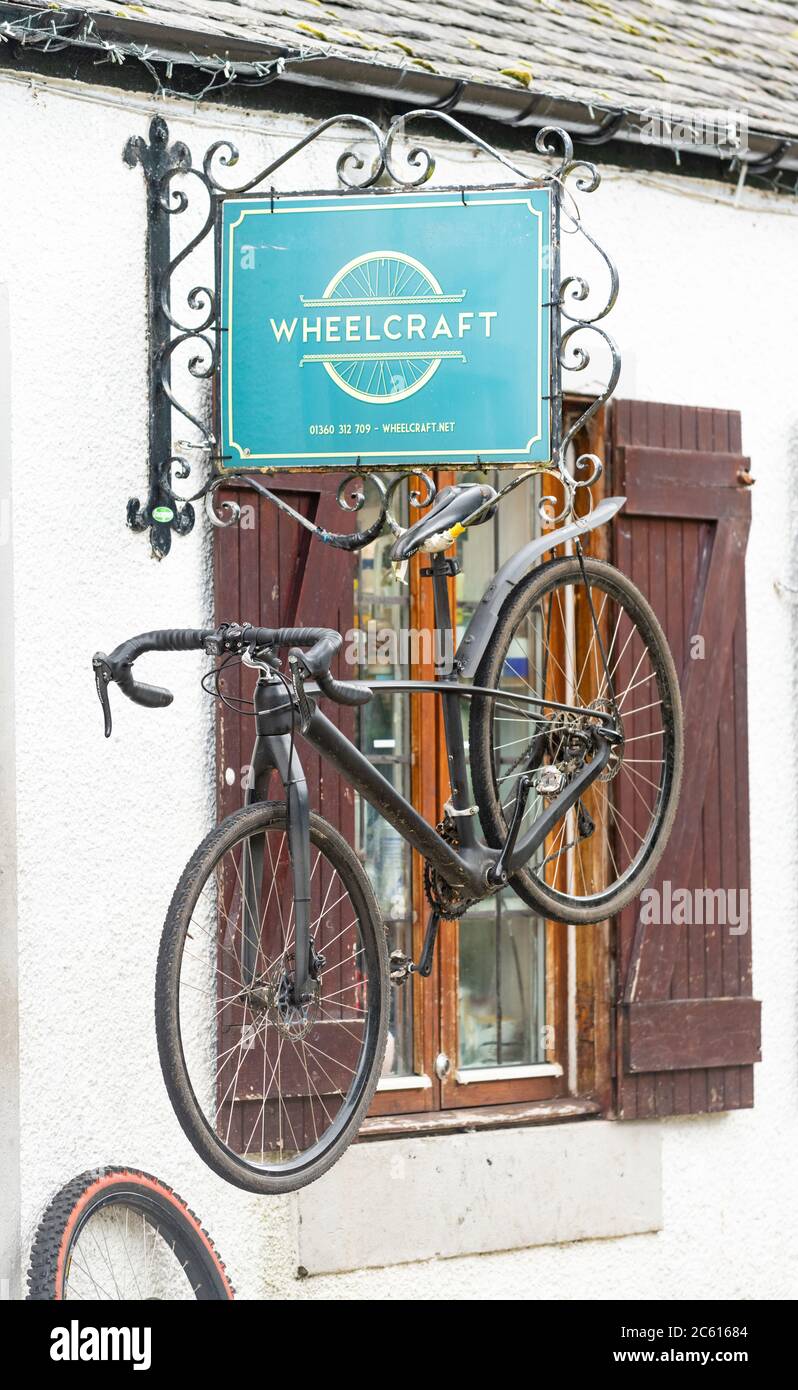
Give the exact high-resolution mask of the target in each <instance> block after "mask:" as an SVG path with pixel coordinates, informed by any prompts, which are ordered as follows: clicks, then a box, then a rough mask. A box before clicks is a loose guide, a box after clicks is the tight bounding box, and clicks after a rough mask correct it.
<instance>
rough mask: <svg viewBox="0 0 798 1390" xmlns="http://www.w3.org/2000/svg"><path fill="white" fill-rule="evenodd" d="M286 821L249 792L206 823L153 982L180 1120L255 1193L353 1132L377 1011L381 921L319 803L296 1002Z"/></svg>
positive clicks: (380, 1011)
mask: <svg viewBox="0 0 798 1390" xmlns="http://www.w3.org/2000/svg"><path fill="white" fill-rule="evenodd" d="M286 829H287V827H286V816H285V807H284V805H283V804H282V803H270V802H261V803H259V804H258V805H255V806H250V807H245V808H244V809H243V810H241V811H237V812H236V813H235V814H234V815H232V816H229V817H228V819H227V820H225V821H223V822H222V824H221V825H219V826H218V827H217V828H216V829H215V830H213V831H211V833H210V834H209V835H208V837H207V839H206V840H205V841H204V842H203V843H202V844H201V845H200V847H199V849H198V850H197V851H196V853H195V855H194V857H193V859H192V860H191V862H190V863H189V865H188V867H187V868H186V870H185V872H184V874H183V877H182V879H181V880H180V883H179V884H178V887H177V889H176V891H175V895H174V898H173V900H172V903H171V906H170V908H169V912H168V914H167V918H166V922H165V924H164V930H163V937H162V940H161V949H160V954H159V958H158V971H157V982H156V1005H155V1009H156V1027H157V1034H158V1049H159V1052H160V1057H161V1066H162V1068H163V1074H164V1078H165V1080H166V1085H167V1089H168V1091H169V1095H170V1098H171V1100H172V1104H173V1105H174V1108H175V1111H176V1114H177V1116H178V1119H179V1120H180V1123H181V1124H182V1126H183V1129H184V1130H185V1132H186V1134H187V1135H188V1137H189V1139H190V1140H191V1142H192V1144H193V1145H194V1147H195V1149H196V1150H197V1152H198V1153H199V1154H200V1155H201V1157H202V1158H204V1159H205V1161H206V1162H207V1163H208V1164H209V1165H210V1167H211V1168H213V1169H214V1171H215V1172H217V1173H218V1174H219V1175H220V1176H221V1177H223V1178H226V1179H227V1180H228V1181H229V1182H232V1183H235V1184H236V1185H237V1186H239V1187H243V1188H246V1189H247V1190H248V1191H251V1192H261V1193H274V1192H290V1191H293V1190H294V1189H295V1188H298V1187H302V1186H304V1184H305V1183H309V1182H312V1181H313V1180H314V1179H315V1178H317V1177H319V1176H320V1175H321V1174H322V1173H324V1172H326V1170H327V1169H328V1168H329V1167H330V1166H331V1165H332V1164H333V1163H334V1162H335V1161H336V1159H338V1158H339V1157H340V1155H341V1154H342V1153H343V1152H344V1150H345V1149H346V1148H347V1146H348V1145H349V1144H350V1143H351V1141H352V1139H353V1138H354V1137H355V1135H356V1133H357V1130H358V1128H359V1126H360V1122H361V1120H362V1119H363V1117H364V1116H365V1113H366V1111H367V1110H368V1107H369V1104H370V1102H371V1098H372V1096H373V1094H374V1091H375V1089H376V1086H377V1082H378V1080H379V1076H380V1069H381V1066H382V1061H383V1055H384V1052H385V1040H386V1031H387V1024H388V1007H387V1006H388V962H387V949H386V942H385V931H384V928H383V925H382V921H381V918H380V914H379V910H378V908H377V903H376V900H375V898H374V894H373V891H372V889H371V885H370V884H369V881H368V879H367V877H366V875H365V873H364V871H363V868H362V865H361V864H360V862H359V861H358V859H357V857H356V855H355V853H354V851H353V850H352V849H351V847H350V846H349V845H348V844H347V843H346V841H345V840H344V839H343V837H342V836H341V835H340V834H339V833H338V831H337V830H334V829H333V827H332V826H330V825H328V824H327V822H326V821H324V820H322V819H321V817H319V816H316V815H312V816H311V825H310V841H311V855H310V871H311V872H310V891H311V904H310V928H311V944H312V948H313V951H314V952H315V955H316V959H317V962H318V966H317V968H316V971H315V975H316V978H315V980H314V981H313V984H312V988H311V990H310V993H309V995H308V997H307V999H306V1000H305V1001H304V1002H303V1003H301V1004H298V1003H296V1002H295V1001H294V999H293V991H292V977H293V963H294V956H293V952H294V900H293V889H292V878H291V862H290V856H289V852H288V837H287V833H286ZM245 884H246V885H247V886H246V887H245Z"/></svg>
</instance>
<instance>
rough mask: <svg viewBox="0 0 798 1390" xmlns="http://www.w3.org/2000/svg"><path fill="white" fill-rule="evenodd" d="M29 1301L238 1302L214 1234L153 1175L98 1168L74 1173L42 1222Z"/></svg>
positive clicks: (30, 1275)
mask: <svg viewBox="0 0 798 1390" xmlns="http://www.w3.org/2000/svg"><path fill="white" fill-rule="evenodd" d="M28 1290H29V1292H28V1299H29V1300H34V1299H39V1300H43V1299H55V1300H58V1299H73V1300H86V1299H92V1300H93V1299H99V1300H102V1301H106V1300H110V1299H122V1300H124V1301H126V1302H130V1301H134V1300H166V1301H170V1302H175V1301H179V1300H182V1299H201V1300H207V1299H215V1298H223V1299H231V1298H233V1296H234V1295H233V1286H232V1284H231V1283H230V1280H229V1278H228V1276H227V1273H226V1271H225V1267H224V1265H223V1264H222V1261H221V1260H220V1259H219V1256H218V1255H217V1253H216V1251H215V1249H214V1247H213V1243H212V1241H211V1239H210V1236H209V1235H208V1234H207V1232H206V1231H204V1230H203V1228H202V1226H201V1224H200V1222H199V1221H198V1220H197V1218H196V1216H195V1215H194V1213H193V1212H192V1211H189V1209H188V1207H187V1206H186V1204H185V1202H184V1201H182V1199H181V1198H180V1197H178V1196H177V1194H176V1193H175V1192H173V1191H172V1189H171V1187H167V1186H166V1184H165V1183H162V1182H159V1181H158V1179H157V1178H153V1177H151V1176H150V1174H149V1173H141V1172H139V1171H138V1170H137V1169H133V1168H97V1169H94V1170H92V1171H91V1172H88V1173H82V1174H81V1175H80V1177H78V1178H73V1179H72V1181H71V1182H68V1183H67V1184H66V1186H65V1187H62V1188H61V1191H60V1192H59V1193H57V1195H56V1196H55V1197H54V1198H53V1200H52V1201H51V1202H50V1204H49V1206H48V1207H47V1210H46V1211H45V1213H44V1216H43V1217H42V1219H41V1221H40V1222H39V1226H38V1229H37V1231H36V1236H35V1238H34V1242H33V1248H32V1250H31V1257H30V1268H29V1270H28Z"/></svg>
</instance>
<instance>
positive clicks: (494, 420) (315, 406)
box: [219, 187, 552, 469]
mask: <svg viewBox="0 0 798 1390" xmlns="http://www.w3.org/2000/svg"><path fill="white" fill-rule="evenodd" d="M551 217H552V209H551V194H550V191H549V189H548V188H545V187H544V188H534V189H504V190H501V189H495V190H467V191H464V192H462V193H461V191H460V190H457V191H455V192H441V193H402V194H386V195H380V194H375V193H366V194H357V195H353V196H342V197H335V196H333V197H329V196H327V197H322V196H307V197H290V198H289V197H286V198H283V197H279V198H275V199H274V200H273V201H272V199H271V198H242V199H235V200H233V199H231V200H226V201H225V202H224V204H223V206H222V220H221V261H222V316H221V319H222V330H223V331H222V334H221V382H220V393H219V407H220V413H221V442H222V461H223V465H224V467H225V468H230V469H250V468H303V469H304V468H312V467H320V468H336V469H338V468H340V469H345V468H347V467H353V466H355V465H356V463H357V460H360V462H361V463H362V464H364V465H365V464H367V465H368V468H369V469H374V468H380V467H383V466H384V467H388V468H396V467H397V466H403V465H404V466H408V465H409V464H412V462H413V461H414V460H417V461H418V463H419V466H420V467H424V466H433V465H434V464H436V463H442V464H443V463H451V464H453V465H458V466H459V467H461V468H462V467H469V466H475V465H479V464H480V463H484V464H491V465H498V464H517V463H524V462H547V461H548V460H549V458H550V450H551V442H550V412H549V406H550V399H549V398H550V394H551V392H550V385H549V383H550V371H551V367H550V313H549V304H550V300H551V294H550V291H549V285H550V274H549V265H550V257H549V247H550V233H551Z"/></svg>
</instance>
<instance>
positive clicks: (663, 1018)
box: [612, 401, 759, 1118]
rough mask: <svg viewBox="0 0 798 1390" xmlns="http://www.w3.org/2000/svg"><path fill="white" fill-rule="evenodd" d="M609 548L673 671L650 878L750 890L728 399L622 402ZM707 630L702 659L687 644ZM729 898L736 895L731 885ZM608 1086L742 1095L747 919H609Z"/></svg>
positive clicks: (740, 530) (744, 1098)
mask: <svg viewBox="0 0 798 1390" xmlns="http://www.w3.org/2000/svg"><path fill="white" fill-rule="evenodd" d="M612 438H613V448H612V469H613V478H612V483H613V490H614V491H616V492H620V493H623V494H624V495H625V496H626V497H627V504H626V506H625V507H624V509H623V510H622V511H621V512H620V514H619V516H618V518H617V521H616V523H615V531H614V549H615V561H616V563H617V564H618V566H619V568H621V569H623V570H624V571H625V572H626V573H628V574H629V575H630V576H631V578H632V579H633V580H634V582H635V583H636V584H637V585H638V586H639V587H640V589H641V590H642V591H643V592H644V593H645V594H646V595H647V597H648V598H649V600H650V602H651V603H652V605H653V607H654V609H655V611H656V612H657V615H658V617H659V619H660V621H661V623H662V625H663V627H664V629H665V632H666V635H667V637H668V640H669V642H670V645H671V650H672V652H673V655H674V660H675V662H676V667H677V670H678V671H679V672H680V679H681V685H682V699H683V703H684V709H685V771H684V778H683V784H682V795H681V802H680V808H679V812H678V815H677V820H676V823H675V826H674V829H673V832H672V836H671V840H670V843H669V846H668V848H667V850H666V852H665V855H664V857H663V860H662V862H661V864H660V866H659V868H658V871H657V875H656V877H655V879H654V880H653V884H652V886H654V887H657V888H659V889H661V888H662V885H663V883H664V882H665V881H666V880H670V883H671V884H672V886H673V888H674V891H675V889H676V888H677V887H679V888H688V889H690V890H691V891H692V892H695V890H700V889H702V888H704V887H706V888H712V889H717V888H723V889H725V890H730V889H737V890H738V893H739V890H741V889H745V890H749V889H750V864H749V841H748V775H747V763H748V746H747V691H746V673H745V662H746V638H745V587H744V560H745V548H746V543H747V536H748V528H749V524H750V493H749V491H748V489H747V488H745V487H744V486H743V485H742V484H741V482H740V478H739V474H740V473H741V472H742V471H747V470H748V460H747V459H746V458H745V457H744V456H743V455H742V453H741V424H740V418H739V415H738V414H737V412H734V411H720V410H702V409H696V408H693V407H687V406H673V405H663V404H659V403H654V402H640V401H635V402H624V401H621V402H618V403H617V404H616V406H615V408H614V412H613V434H612ZM697 634H700V635H701V636H703V638H704V640H705V644H706V651H705V659H704V660H703V661H702V660H692V659H691V657H690V642H691V638H692V637H693V636H694V635H697ZM738 903H739V898H738ZM617 966H618V969H617V998H618V1007H617V1026H618V1047H617V1057H618V1063H617V1070H618V1076H617V1087H618V1093H617V1094H618V1113H619V1114H620V1115H621V1116H622V1117H623V1118H636V1117H637V1118H641V1117H644V1116H649V1115H650V1116H655V1115H679V1114H690V1113H697V1112H700V1111H706V1110H722V1109H736V1108H739V1107H741V1106H747V1105H751V1104H752V1103H753V1079H752V1078H753V1066H752V1064H753V1063H754V1062H755V1061H757V1060H758V1059H759V1005H758V1004H757V1003H756V1002H755V1001H753V1000H752V999H751V997H750V996H751V931H750V899H749V912H748V931H747V933H745V934H744V935H742V934H733V933H732V932H731V931H730V930H729V928H728V927H727V926H725V925H723V924H722V923H715V922H711V921H708V922H706V923H701V922H698V923H695V924H690V925H686V926H679V925H676V924H672V923H671V924H663V925H651V924H648V923H646V922H644V921H642V920H640V917H639V903H637V904H632V905H631V906H630V907H629V908H627V909H626V910H625V911H624V912H623V913H621V914H620V917H619V919H618V922H617Z"/></svg>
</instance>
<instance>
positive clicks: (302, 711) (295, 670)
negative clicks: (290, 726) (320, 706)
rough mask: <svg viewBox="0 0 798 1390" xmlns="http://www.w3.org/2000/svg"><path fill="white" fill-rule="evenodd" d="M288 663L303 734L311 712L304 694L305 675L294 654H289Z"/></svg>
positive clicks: (308, 701)
mask: <svg viewBox="0 0 798 1390" xmlns="http://www.w3.org/2000/svg"><path fill="white" fill-rule="evenodd" d="M288 665H289V666H290V668H291V675H292V676H293V680H294V693H295V694H296V698H297V704H298V705H299V717H300V720H301V724H300V728H301V731H302V733H303V734H304V733H305V731H306V729H307V727H308V724H309V723H310V719H311V715H312V714H313V710H312V708H311V704H310V700H309V699H308V697H307V695H306V694H305V675H304V672H303V670H302V667H301V666H300V664H299V661H298V660H297V658H296V657H295V656H289V658H288Z"/></svg>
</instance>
